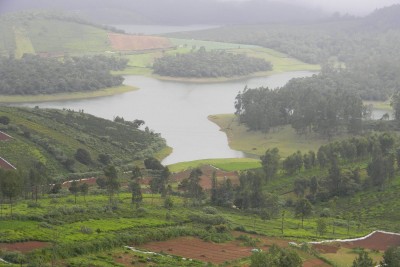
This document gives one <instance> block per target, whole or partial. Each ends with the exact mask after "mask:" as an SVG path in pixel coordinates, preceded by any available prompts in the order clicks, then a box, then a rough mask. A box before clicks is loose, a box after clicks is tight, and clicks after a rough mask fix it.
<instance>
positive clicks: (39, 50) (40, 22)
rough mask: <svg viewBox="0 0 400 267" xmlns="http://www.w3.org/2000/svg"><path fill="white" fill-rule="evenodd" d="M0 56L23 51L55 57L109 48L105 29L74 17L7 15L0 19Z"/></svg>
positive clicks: (30, 13)
mask: <svg viewBox="0 0 400 267" xmlns="http://www.w3.org/2000/svg"><path fill="white" fill-rule="evenodd" d="M0 21H1V23H0V24H1V25H2V26H1V27H0V36H2V37H4V38H2V41H1V44H0V55H6V56H8V55H15V56H16V57H17V58H20V57H22V56H23V54H24V53H36V54H42V55H50V56H51V55H53V56H59V55H62V56H63V55H64V54H65V53H68V54H83V53H85V54H86V53H104V52H105V51H110V50H111V46H110V44H109V41H108V35H107V32H108V31H109V30H114V29H112V28H105V27H102V26H98V25H94V24H91V23H88V22H87V21H84V20H82V19H80V18H78V17H73V16H69V15H65V14H54V13H53V14H51V13H46V12H29V13H21V14H12V15H11V14H10V15H5V16H2V17H1V18H0Z"/></svg>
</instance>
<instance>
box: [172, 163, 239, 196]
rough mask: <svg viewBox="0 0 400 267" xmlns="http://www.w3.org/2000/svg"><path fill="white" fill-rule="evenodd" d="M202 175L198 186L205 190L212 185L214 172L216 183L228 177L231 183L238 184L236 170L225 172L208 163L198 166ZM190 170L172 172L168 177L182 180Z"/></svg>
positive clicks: (174, 180)
mask: <svg viewBox="0 0 400 267" xmlns="http://www.w3.org/2000/svg"><path fill="white" fill-rule="evenodd" d="M200 169H201V171H202V173H203V175H202V176H201V177H200V186H201V187H202V188H203V189H205V190H210V189H211V185H212V176H213V173H214V172H215V175H216V177H217V181H218V183H222V182H223V181H224V180H225V179H230V180H231V182H232V184H233V185H237V184H239V175H238V173H236V172H227V171H223V170H220V169H217V168H215V167H213V166H210V165H204V166H201V167H200ZM190 172H191V170H186V171H182V172H178V173H174V174H172V175H171V177H170V181H172V182H182V181H183V180H184V179H186V178H188V177H189V175H190Z"/></svg>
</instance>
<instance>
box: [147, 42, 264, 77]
mask: <svg viewBox="0 0 400 267" xmlns="http://www.w3.org/2000/svg"><path fill="white" fill-rule="evenodd" d="M153 70H154V73H155V74H159V75H162V76H171V77H190V78H216V77H232V76H244V75H248V74H251V73H254V72H259V71H269V70H272V65H271V63H269V62H267V61H265V60H264V59H260V58H252V57H248V56H246V55H235V54H232V53H228V52H225V51H218V50H212V51H206V49H205V48H204V47H201V48H200V49H199V50H198V51H195V52H192V53H188V54H176V55H166V56H164V57H162V58H159V59H156V61H155V62H154V64H153Z"/></svg>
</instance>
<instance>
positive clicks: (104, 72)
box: [0, 55, 127, 95]
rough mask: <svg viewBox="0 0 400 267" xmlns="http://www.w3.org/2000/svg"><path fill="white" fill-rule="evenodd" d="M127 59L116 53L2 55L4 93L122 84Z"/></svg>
mask: <svg viewBox="0 0 400 267" xmlns="http://www.w3.org/2000/svg"><path fill="white" fill-rule="evenodd" d="M126 64H127V60H125V59H119V58H114V57H105V56H93V57H81V58H79V57H65V58H64V59H63V60H58V59H54V58H42V57H40V56H34V55H25V56H24V57H22V58H21V59H15V58H4V57H3V58H0V94H2V95H17V94H18V95H35V94H54V93H63V92H78V91H93V90H98V89H102V88H107V87H113V86H118V85H121V84H122V82H123V78H122V77H121V76H114V75H112V74H111V73H110V71H111V70H122V69H124V68H125V67H126Z"/></svg>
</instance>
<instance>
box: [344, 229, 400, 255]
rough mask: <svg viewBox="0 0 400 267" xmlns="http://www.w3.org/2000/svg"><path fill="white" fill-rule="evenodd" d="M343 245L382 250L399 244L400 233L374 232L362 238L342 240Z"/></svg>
mask: <svg viewBox="0 0 400 267" xmlns="http://www.w3.org/2000/svg"><path fill="white" fill-rule="evenodd" d="M343 246H344V247H347V248H357V247H361V248H366V249H371V250H381V251H384V250H387V249H388V248H390V247H395V246H400V235H393V234H388V233H382V232H375V233H373V234H372V235H371V236H369V237H368V238H366V239H363V240H356V241H351V242H343Z"/></svg>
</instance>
